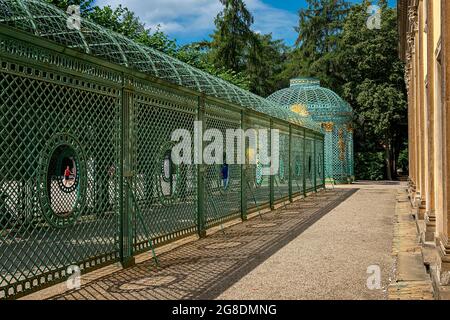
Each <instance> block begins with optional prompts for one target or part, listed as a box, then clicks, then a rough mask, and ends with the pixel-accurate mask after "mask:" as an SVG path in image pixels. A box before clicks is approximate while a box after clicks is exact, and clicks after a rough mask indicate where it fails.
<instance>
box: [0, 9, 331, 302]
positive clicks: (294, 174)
mask: <svg viewBox="0 0 450 320" xmlns="http://www.w3.org/2000/svg"><path fill="white" fill-rule="evenodd" d="M67 17H68V16H67V14H66V13H64V12H62V11H60V10H58V9H57V8H55V7H53V6H51V5H49V4H47V3H45V2H43V1H32V0H20V1H19V0H0V74H1V77H0V88H1V91H0V92H1V93H0V108H1V112H0V299H3V298H13V297H18V296H20V295H23V294H26V293H28V292H31V291H33V290H37V289H40V288H43V287H45V286H47V285H50V284H53V283H56V282H59V281H63V280H65V279H66V278H67V277H68V271H67V270H68V267H69V266H71V265H77V266H79V267H80V268H81V271H82V272H86V271H88V270H92V269H94V268H98V267H100V266H103V265H106V264H110V263H113V262H121V263H122V264H123V265H125V266H126V265H129V264H131V263H132V262H133V256H134V255H136V254H137V253H140V252H142V251H144V250H148V249H149V246H159V245H162V244H164V243H167V242H170V241H174V240H176V239H178V238H181V237H185V236H188V235H192V234H198V235H200V236H204V235H205V232H206V229H207V228H210V227H213V226H216V225H219V224H221V223H223V222H225V221H227V220H230V219H235V218H241V219H243V220H245V219H246V218H247V215H248V214H249V213H251V212H254V211H258V210H261V209H262V208H263V207H274V206H275V205H276V204H277V203H278V202H282V201H288V200H292V199H293V198H295V197H296V196H300V195H303V196H305V195H307V193H308V192H311V191H316V190H318V189H320V188H323V187H324V181H323V178H322V175H321V174H322V173H321V172H323V170H322V168H318V167H317V166H319V165H322V164H323V163H324V152H323V140H324V135H323V133H322V131H321V128H320V126H319V125H318V124H316V123H315V122H314V121H312V119H311V117H309V116H307V115H306V116H305V115H302V114H299V113H296V112H292V111H289V110H283V108H281V107H280V106H279V105H277V104H276V103H273V102H270V101H267V100H265V99H263V98H261V97H258V96H255V95H253V94H251V93H249V92H246V91H244V90H241V89H239V88H237V87H235V86H233V85H231V84H229V83H227V82H225V81H223V80H220V79H217V78H215V77H213V76H211V75H208V74H206V73H204V72H202V71H199V70H197V69H195V68H192V67H190V66H188V65H186V64H184V63H182V62H179V61H177V60H176V59H173V58H171V57H169V56H166V55H164V54H162V53H159V52H157V51H155V50H152V49H148V48H146V47H143V46H141V45H139V44H136V43H134V42H132V41H130V40H128V39H126V38H124V37H122V36H120V35H118V34H115V33H113V32H110V31H108V30H105V29H103V28H101V27H99V26H97V25H95V24H93V23H91V22H89V21H85V20H83V21H82V29H81V30H80V31H77V30H69V29H67ZM194 121H199V122H201V123H202V124H203V128H204V129H217V130H219V131H221V132H223V131H225V130H227V129H244V130H245V129H247V128H253V129H258V128H261V129H274V128H277V129H279V130H280V141H279V142H280V154H281V159H282V164H280V168H279V169H280V170H279V172H278V175H269V176H267V175H266V176H265V175H263V174H262V173H261V172H262V168H263V166H262V165H261V164H258V163H257V164H250V163H246V164H239V165H231V166H230V171H229V181H228V186H227V187H224V185H223V181H222V180H221V178H220V173H219V172H220V168H219V165H217V164H213V165H205V164H182V165H175V164H174V163H173V162H172V159H171V153H170V152H168V151H169V150H171V148H172V147H173V142H172V141H171V139H170V138H171V134H172V132H173V131H174V130H175V129H184V130H186V131H187V132H189V133H190V134H192V133H193V131H194ZM243 144H244V145H246V147H245V154H247V153H248V152H249V151H250V150H249V149H250V147H249V146H248V145H247V142H246V141H243ZM271 148H272V146H271ZM202 151H203V149H199V150H197V152H198V153H199V152H202ZM235 151H236V150H235ZM272 151H273V150H272V149H271V150H270V152H272ZM253 152H256V153H258V152H259V150H253ZM244 157H245V156H244ZM65 167H69V168H70V170H69V171H70V172H69V173H70V174H69V175H68V176H66V173H65V170H64V168H65Z"/></svg>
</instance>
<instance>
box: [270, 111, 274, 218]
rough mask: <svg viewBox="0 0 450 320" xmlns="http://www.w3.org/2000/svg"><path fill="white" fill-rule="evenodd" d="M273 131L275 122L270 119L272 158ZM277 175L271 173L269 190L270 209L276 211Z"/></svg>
mask: <svg viewBox="0 0 450 320" xmlns="http://www.w3.org/2000/svg"><path fill="white" fill-rule="evenodd" d="M272 130H273V120H272V119H270V132H269V146H270V157H272ZM274 186H275V175H274V174H272V172H270V176H269V190H270V197H269V202H270V209H271V210H274V209H275V192H274V191H275V187H274Z"/></svg>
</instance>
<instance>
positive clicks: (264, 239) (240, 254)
mask: <svg viewBox="0 0 450 320" xmlns="http://www.w3.org/2000/svg"><path fill="white" fill-rule="evenodd" d="M356 191H357V189H334V190H326V191H322V192H320V193H318V194H314V195H311V196H310V197H308V198H306V199H302V200H299V201H296V202H294V203H292V204H289V205H287V207H286V208H285V207H281V208H279V209H278V210H276V211H272V212H269V213H266V214H264V215H262V217H261V218H258V217H256V218H253V219H251V220H249V221H247V222H244V223H240V224H237V225H234V226H232V227H230V228H227V229H225V230H224V232H217V233H215V234H213V235H211V236H209V237H207V238H204V239H200V240H198V241H194V242H190V243H188V244H185V245H183V246H180V247H178V248H175V249H173V250H172V251H169V252H166V253H164V254H162V255H160V256H159V262H160V267H159V268H158V269H156V267H155V266H154V264H153V261H146V262H143V263H141V264H138V265H136V266H134V267H132V268H129V269H125V270H121V271H118V272H116V273H113V274H110V275H108V276H105V277H103V278H100V279H98V280H96V281H93V282H91V283H89V284H87V285H85V286H83V287H82V288H81V289H79V290H73V291H69V292H67V293H65V294H63V295H59V296H56V297H54V298H53V299H68V300H74V299H75V300H80V299H102V300H103V299H108V300H141V299H145V300H164V299H214V298H215V297H217V296H218V295H220V294H221V293H222V292H223V291H225V290H226V289H227V288H229V287H230V286H231V285H233V284H234V283H235V282H236V281H238V280H239V279H241V278H242V277H243V276H245V275H246V274H248V273H249V272H250V271H251V270H253V269H254V268H255V267H257V266H258V265H259V264H261V263H262V262H263V261H265V260H266V259H267V258H269V257H270V256H271V255H273V254H274V253H275V252H277V251H278V250H279V249H280V248H282V247H283V246H285V245H286V244H288V243H289V242H290V241H292V240H293V239H295V238H296V237H297V236H298V235H300V234H301V233H302V232H303V231H304V230H306V229H307V228H308V227H309V226H311V225H312V224H314V223H315V222H316V221H318V220H319V219H320V218H321V217H323V216H324V215H325V214H327V213H328V212H330V211H331V210H332V209H333V208H335V207H336V206H337V205H339V204H340V203H341V202H343V201H344V200H346V199H347V198H348V197H350V196H351V195H352V194H353V193H355V192H356ZM318 236H325V235H318ZM274 281H275V275H274Z"/></svg>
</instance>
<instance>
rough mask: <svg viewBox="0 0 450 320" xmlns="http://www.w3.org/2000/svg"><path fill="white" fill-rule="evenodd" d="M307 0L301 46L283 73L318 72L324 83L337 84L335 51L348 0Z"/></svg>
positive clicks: (301, 24)
mask: <svg viewBox="0 0 450 320" xmlns="http://www.w3.org/2000/svg"><path fill="white" fill-rule="evenodd" d="M307 3H308V6H307V7H306V8H304V9H302V10H300V11H299V25H298V27H296V31H297V32H298V38H297V42H296V46H297V48H296V49H295V50H293V51H292V53H291V56H290V58H289V59H288V61H287V63H286V69H285V71H284V73H283V76H284V77H285V78H294V77H297V76H316V77H320V79H321V81H322V84H323V85H324V86H327V87H335V86H336V85H337V84H336V79H335V74H336V73H337V65H336V64H335V52H336V50H337V49H338V46H339V40H340V38H341V36H342V28H343V25H344V21H345V18H346V15H347V13H348V10H349V3H348V2H347V1H344V0H307Z"/></svg>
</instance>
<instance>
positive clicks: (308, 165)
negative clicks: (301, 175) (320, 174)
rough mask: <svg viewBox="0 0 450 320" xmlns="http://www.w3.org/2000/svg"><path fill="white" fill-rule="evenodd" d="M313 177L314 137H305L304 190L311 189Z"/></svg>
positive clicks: (313, 185) (312, 187) (312, 188)
mask: <svg viewBox="0 0 450 320" xmlns="http://www.w3.org/2000/svg"><path fill="white" fill-rule="evenodd" d="M314 177H315V156H314V138H313V137H308V135H307V136H306V138H305V185H306V192H309V191H313V190H314V187H315V184H314Z"/></svg>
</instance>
